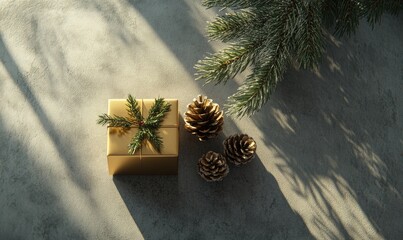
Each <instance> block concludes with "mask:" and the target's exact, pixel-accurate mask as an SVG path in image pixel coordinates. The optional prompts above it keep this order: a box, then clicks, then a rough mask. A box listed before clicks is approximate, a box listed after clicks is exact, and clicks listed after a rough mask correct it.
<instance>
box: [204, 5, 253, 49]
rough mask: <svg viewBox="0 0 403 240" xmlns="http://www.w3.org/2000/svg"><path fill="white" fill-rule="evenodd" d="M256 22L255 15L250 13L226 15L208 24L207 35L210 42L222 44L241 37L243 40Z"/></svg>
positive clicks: (241, 12) (244, 11) (242, 11)
mask: <svg viewBox="0 0 403 240" xmlns="http://www.w3.org/2000/svg"><path fill="white" fill-rule="evenodd" d="M256 21H257V18H256V14H254V13H253V12H250V11H246V10H241V11H239V12H234V13H227V14H226V15H224V16H221V17H217V18H216V19H215V20H214V21H213V22H211V23H209V25H208V26H207V35H208V37H209V38H210V39H212V40H221V41H223V42H228V41H232V40H235V39H238V38H241V37H244V38H245V35H247V34H248V33H249V32H250V31H251V27H252V26H253V25H255V24H256Z"/></svg>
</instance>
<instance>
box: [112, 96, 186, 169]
mask: <svg viewBox="0 0 403 240" xmlns="http://www.w3.org/2000/svg"><path fill="white" fill-rule="evenodd" d="M165 101H167V102H169V103H170V104H171V111H169V112H168V113H167V114H166V115H165V118H164V120H163V122H162V125H161V128H160V129H159V130H158V134H159V136H161V137H162V141H163V148H162V149H161V153H158V152H157V151H156V150H155V149H154V148H153V147H152V145H151V144H150V143H149V142H148V141H145V142H143V144H142V147H141V149H140V150H139V151H137V152H136V153H135V154H134V155H131V154H128V153H127V151H128V147H127V146H128V144H129V142H130V140H131V139H132V137H133V136H134V135H135V134H136V132H137V131H138V129H137V128H130V130H128V131H122V129H120V128H115V127H108V133H107V136H108V139H107V158H108V168H109V174H110V175H116V174H144V175H148V174H161V175H165V174H177V173H178V154H179V114H178V100H176V99H165ZM137 102H138V103H139V106H140V110H141V112H142V115H143V116H144V119H146V118H147V117H148V112H149V109H150V108H151V106H152V105H153V104H154V99H143V100H137ZM108 114H109V115H115V114H116V115H118V116H122V117H126V116H128V114H127V110H126V99H109V103H108Z"/></svg>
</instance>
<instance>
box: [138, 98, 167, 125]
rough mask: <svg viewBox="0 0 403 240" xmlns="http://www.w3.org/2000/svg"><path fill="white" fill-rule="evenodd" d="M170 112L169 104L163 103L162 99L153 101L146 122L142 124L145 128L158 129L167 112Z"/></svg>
mask: <svg viewBox="0 0 403 240" xmlns="http://www.w3.org/2000/svg"><path fill="white" fill-rule="evenodd" d="M170 110H171V104H170V103H167V102H165V101H164V98H157V99H155V102H154V105H153V106H151V108H150V111H149V115H148V118H147V120H146V121H145V122H144V124H145V127H146V128H150V129H158V128H160V126H161V123H162V121H163V120H164V117H165V115H166V113H167V112H169V111H170Z"/></svg>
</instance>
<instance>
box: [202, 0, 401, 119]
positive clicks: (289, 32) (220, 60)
mask: <svg viewBox="0 0 403 240" xmlns="http://www.w3.org/2000/svg"><path fill="white" fill-rule="evenodd" d="M203 4H204V5H205V6H206V7H208V8H210V7H222V8H230V11H233V13H230V14H227V15H225V16H221V17H217V18H216V20H215V21H213V22H212V23H210V24H209V26H208V36H209V37H210V39H213V40H221V41H223V42H231V44H230V46H229V47H228V48H226V49H224V50H222V51H219V52H218V53H215V54H210V55H209V56H207V57H205V58H204V59H203V60H200V61H198V62H197V64H196V65H195V68H196V70H197V71H196V76H197V78H196V79H200V78H204V79H205V80H206V83H210V82H213V83H215V84H219V83H226V81H227V80H228V79H231V78H234V77H235V76H236V75H237V74H238V73H240V72H242V71H244V70H245V69H246V68H247V67H248V66H251V67H253V68H252V70H253V72H252V74H251V75H249V76H248V77H247V79H246V81H245V82H244V84H242V85H241V87H240V88H239V89H238V92H237V93H235V94H234V95H233V96H231V97H230V98H229V101H228V104H227V106H229V107H228V111H227V112H230V113H233V114H234V115H237V116H244V115H250V114H252V113H254V112H255V111H257V110H259V108H260V107H262V106H263V103H264V102H266V101H267V99H269V97H270V94H271V93H272V91H273V90H272V89H274V87H275V86H276V84H277V83H278V81H279V80H280V79H281V78H282V74H283V72H284V70H285V69H286V67H287V65H288V64H289V62H290V60H291V57H294V58H296V60H297V62H298V63H299V64H300V65H301V66H302V67H303V68H312V67H315V66H316V65H317V64H318V63H319V61H320V59H321V56H322V55H323V52H324V40H323V39H324V29H323V26H325V27H328V28H331V27H334V31H335V34H336V35H338V36H342V35H344V34H348V35H350V34H351V33H354V32H355V30H356V29H357V27H358V24H359V21H360V19H361V18H367V21H368V22H369V24H370V25H371V26H374V24H375V23H376V22H379V21H380V19H381V15H382V14H383V13H385V12H389V13H392V14H397V13H398V12H399V11H400V10H402V9H403V2H402V1H401V0H303V1H299V0H204V1H203ZM256 98H261V99H260V100H258V99H256ZM249 108H250V109H249Z"/></svg>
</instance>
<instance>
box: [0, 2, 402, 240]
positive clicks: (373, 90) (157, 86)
mask: <svg viewBox="0 0 403 240" xmlns="http://www.w3.org/2000/svg"><path fill="white" fill-rule="evenodd" d="M215 14H216V12H214V10H205V9H204V8H203V7H202V6H201V5H200V3H199V2H198V1H191V0H165V1H140V0H138V1H136V0H132V1H127V0H58V1H57V0H42V1H39V0H38V1H31V0H19V1H13V0H4V1H1V3H0V59H1V63H0V98H1V99H0V150H1V151H0V238H1V239H142V238H144V239H162V238H163V239H311V238H317V239H349V238H354V239H403V228H402V222H403V215H402V213H403V200H402V193H403V174H402V170H403V161H402V160H403V94H402V93H403V69H402V66H403V45H402V42H403V31H402V30H403V29H402V24H403V19H402V17H398V18H395V17H390V16H385V17H384V18H383V19H382V24H381V25H378V26H376V27H375V31H371V28H370V27H369V26H368V25H366V24H362V25H361V27H360V28H359V30H358V32H357V34H356V36H354V37H352V38H350V39H335V38H333V37H329V48H328V51H327V52H326V54H325V56H324V60H323V64H322V65H321V66H320V68H319V69H318V71H316V72H313V73H312V72H305V71H298V70H290V71H289V72H288V73H287V75H286V76H285V79H284V81H283V82H282V83H281V84H280V85H279V87H278V89H277V91H276V92H275V94H274V95H273V97H272V100H271V101H270V103H268V104H267V105H266V106H265V107H264V108H263V109H262V111H261V112H260V113H259V114H257V115H255V116H254V117H252V118H250V119H248V118H244V119H242V120H231V119H230V118H229V117H227V118H226V124H225V129H224V132H223V134H222V135H220V137H219V138H218V139H216V140H212V141H210V142H206V143H199V142H198V141H197V140H196V139H195V138H194V137H193V136H190V135H189V134H188V133H186V132H184V131H183V129H182V130H181V136H180V137H181V140H180V141H181V143H180V144H181V152H180V162H179V175H178V176H126V177H115V178H112V177H111V176H108V173H107V167H106V128H103V127H100V126H98V125H96V124H95V122H96V118H97V115H98V114H100V113H103V112H106V111H107V99H108V98H125V97H126V96H127V94H128V93H132V94H134V95H135V96H137V97H139V98H153V97H156V96H158V95H159V96H164V97H169V98H178V99H179V101H180V111H181V113H183V112H184V111H185V109H186V104H187V103H189V102H190V101H191V100H192V99H193V97H195V96H196V95H197V94H199V93H203V94H207V95H208V96H209V97H211V98H213V99H214V100H215V101H216V102H218V103H220V104H223V103H224V101H225V99H226V97H227V96H229V95H230V94H231V93H233V92H234V91H235V90H236V88H237V87H238V84H239V83H240V81H241V80H242V76H240V77H239V78H237V79H236V80H235V81H232V82H231V83H229V84H228V85H227V86H226V87H223V86H209V85H207V86H204V87H203V86H202V85H203V83H202V82H196V81H194V76H193V74H194V70H193V65H194V63H195V62H196V61H197V60H198V59H200V58H202V57H203V55H204V54H205V53H206V52H213V51H215V50H217V49H219V48H220V47H221V45H220V44H219V43H215V42H208V41H207V39H206V38H205V36H204V28H205V22H206V21H207V20H212V19H213V17H214V16H215ZM181 121H182V123H183V120H181ZM237 132H245V133H248V134H249V135H251V136H253V137H254V138H255V139H256V141H257V144H258V156H257V158H256V159H255V160H254V161H253V162H252V163H251V164H250V165H247V166H245V167H242V168H235V167H234V166H231V170H230V174H229V175H228V177H227V178H226V179H225V180H224V181H223V182H221V183H218V184H208V183H206V182H204V181H203V180H202V179H201V178H200V177H199V176H198V175H197V174H196V162H197V159H198V158H199V157H200V156H201V155H202V153H204V152H206V151H207V150H210V149H211V150H216V151H222V148H221V142H222V140H223V139H225V137H226V136H229V135H231V134H234V133H237Z"/></svg>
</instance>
